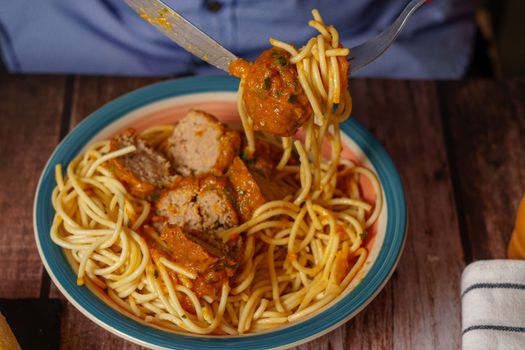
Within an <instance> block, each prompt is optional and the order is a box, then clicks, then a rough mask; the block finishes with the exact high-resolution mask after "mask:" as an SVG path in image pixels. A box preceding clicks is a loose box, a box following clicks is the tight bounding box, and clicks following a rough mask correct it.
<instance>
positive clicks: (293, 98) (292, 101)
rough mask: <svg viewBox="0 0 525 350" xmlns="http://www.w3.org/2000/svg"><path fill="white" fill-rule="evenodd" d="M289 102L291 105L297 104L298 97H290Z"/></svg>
mask: <svg viewBox="0 0 525 350" xmlns="http://www.w3.org/2000/svg"><path fill="white" fill-rule="evenodd" d="M288 102H290V103H295V102H297V95H290V97H288Z"/></svg>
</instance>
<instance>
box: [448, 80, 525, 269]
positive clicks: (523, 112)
mask: <svg viewBox="0 0 525 350" xmlns="http://www.w3.org/2000/svg"><path fill="white" fill-rule="evenodd" d="M439 97H440V105H441V110H442V113H443V115H444V117H445V120H446V121H447V122H448V127H449V128H450V134H451V137H450V141H451V147H450V149H451V150H453V157H452V158H451V161H452V164H451V166H453V167H454V168H455V169H456V171H455V172H456V176H457V180H456V183H457V195H458V202H459V204H460V206H459V209H460V212H459V215H460V217H462V218H463V220H462V221H463V222H462V225H461V226H462V231H463V233H464V236H465V239H464V241H465V246H466V249H467V250H468V254H469V255H470V257H471V259H472V260H479V259H494V258H505V256H506V248H507V244H508V242H509V240H510V235H511V232H512V229H513V227H514V220H515V215H516V210H517V208H518V204H519V200H520V198H521V196H522V195H524V194H525V81H524V80H515V81H511V80H508V81H495V80H490V81H480V80H478V81H466V82H461V83H452V82H450V83H447V82H444V83H440V84H439Z"/></svg>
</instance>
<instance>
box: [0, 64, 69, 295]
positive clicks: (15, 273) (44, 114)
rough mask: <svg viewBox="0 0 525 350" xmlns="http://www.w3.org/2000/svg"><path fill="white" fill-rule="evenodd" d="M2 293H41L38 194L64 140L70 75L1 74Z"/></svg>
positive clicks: (0, 192)
mask: <svg viewBox="0 0 525 350" xmlns="http://www.w3.org/2000/svg"><path fill="white" fill-rule="evenodd" d="M0 96H1V97H0V126H1V127H0V212H1V213H2V215H0V227H1V228H2V233H1V234H0V281H1V282H0V297H3V298H15V297H16V298H25V297H38V295H39V293H40V280H41V276H42V264H41V262H40V257H39V255H38V252H37V249H36V244H35V239H34V235H33V215H32V211H33V197H34V192H35V188H36V184H37V182H38V178H39V176H40V172H41V171H42V168H43V167H44V164H45V162H46V161H47V158H48V157H49V156H50V154H51V152H52V151H53V149H54V148H55V146H56V144H57V143H58V140H59V133H60V122H61V116H62V108H63V97H64V78H63V77H57V76H38V77H37V76H31V75H30V76H16V75H7V74H0Z"/></svg>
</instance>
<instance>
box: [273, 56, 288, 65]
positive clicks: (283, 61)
mask: <svg viewBox="0 0 525 350" xmlns="http://www.w3.org/2000/svg"><path fill="white" fill-rule="evenodd" d="M275 64H276V65H278V66H281V67H285V66H287V65H288V60H287V59H286V58H285V57H284V56H278V57H277V58H276V59H275Z"/></svg>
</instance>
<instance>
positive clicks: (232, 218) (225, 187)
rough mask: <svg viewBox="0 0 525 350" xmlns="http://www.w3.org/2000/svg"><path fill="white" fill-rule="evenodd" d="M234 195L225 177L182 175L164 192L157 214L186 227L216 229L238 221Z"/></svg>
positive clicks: (209, 231)
mask: <svg viewBox="0 0 525 350" xmlns="http://www.w3.org/2000/svg"><path fill="white" fill-rule="evenodd" d="M234 198H235V197H234V193H233V190H232V189H231V188H230V185H229V183H228V181H227V180H226V179H225V178H220V177H216V176H213V175H209V176H206V177H204V178H196V177H188V178H183V179H181V180H180V181H178V182H177V183H176V184H175V185H174V186H173V189H171V190H168V191H164V192H163V193H162V194H161V196H160V198H159V200H158V201H157V203H156V214H157V215H158V216H161V217H164V218H165V221H166V222H167V223H168V224H171V225H177V226H179V227H181V228H182V229H183V230H184V231H188V232H190V231H199V232H206V233H216V232H220V231H222V230H225V229H228V228H231V227H233V226H236V225H237V224H238V223H239V220H238V217H237V213H236V210H235V206H234Z"/></svg>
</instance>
